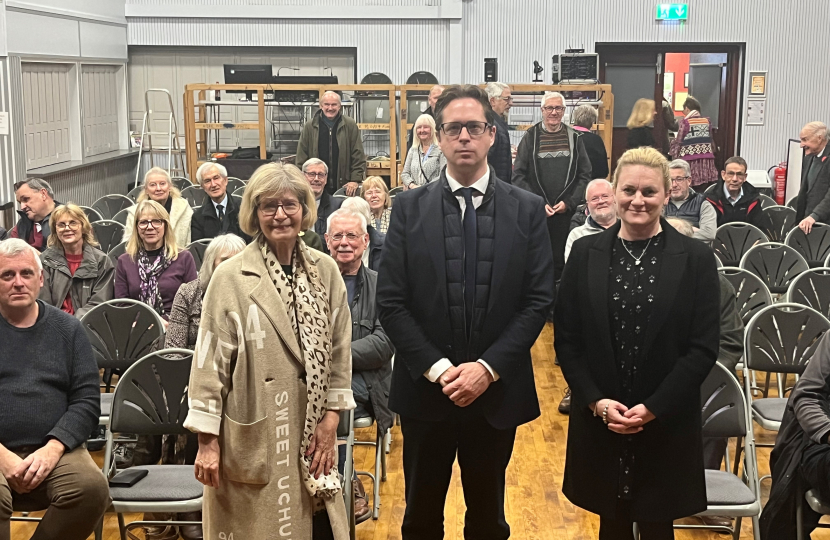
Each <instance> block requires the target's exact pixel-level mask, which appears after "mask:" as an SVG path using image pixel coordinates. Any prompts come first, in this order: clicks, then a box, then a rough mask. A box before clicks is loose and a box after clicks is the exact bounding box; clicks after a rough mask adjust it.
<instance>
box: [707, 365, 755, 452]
mask: <svg viewBox="0 0 830 540" xmlns="http://www.w3.org/2000/svg"><path fill="white" fill-rule="evenodd" d="M700 403H701V406H702V414H703V436H704V437H720V438H725V437H744V436H745V435H746V432H747V418H746V402H745V401H744V393H743V390H742V389H741V385H740V384H738V380H737V379H736V378H735V375H733V374H732V373H730V372H729V370H728V369H726V368H725V367H724V366H723V364H721V363H720V362H715V365H714V366H713V367H712V371H710V372H709V375H708V376H707V377H706V380H705V381H703V384H701V385H700Z"/></svg>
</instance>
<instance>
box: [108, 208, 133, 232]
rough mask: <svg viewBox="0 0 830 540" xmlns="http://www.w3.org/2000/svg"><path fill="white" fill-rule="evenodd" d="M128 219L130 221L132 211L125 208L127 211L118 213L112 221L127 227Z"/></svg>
mask: <svg viewBox="0 0 830 540" xmlns="http://www.w3.org/2000/svg"><path fill="white" fill-rule="evenodd" d="M128 219H130V209H129V208H125V209H123V210H121V211H120V212H118V213H117V214H115V215H114V216H112V220H111V221H117V222H118V223H120V224H121V225H123V226H124V227H126V226H127V220H128Z"/></svg>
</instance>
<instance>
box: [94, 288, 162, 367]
mask: <svg viewBox="0 0 830 540" xmlns="http://www.w3.org/2000/svg"><path fill="white" fill-rule="evenodd" d="M81 326H83V327H84V330H85V331H86V335H87V337H88V338H89V342H90V344H91V345H92V352H93V354H94V355H95V361H96V362H97V363H98V367H99V368H101V369H121V370H124V369H127V368H128V367H130V366H131V365H132V364H133V363H134V362H135V361H136V360H138V359H139V358H141V357H143V356H145V355H147V354H149V353H150V352H151V351H152V350H153V349H154V348H155V347H156V346H157V344H158V343H160V341H161V340H162V339H163V338H164V323H163V322H162V319H161V317H160V316H159V315H158V313H156V312H155V311H154V310H153V309H152V308H151V307H150V306H148V305H147V304H145V303H143V302H139V301H137V300H130V299H128V298H117V299H115V300H109V301H107V302H104V303H102V304H98V305H97V306H95V307H94V308H92V309H90V310H89V311H87V312H86V314H85V315H84V316H83V318H82V319H81Z"/></svg>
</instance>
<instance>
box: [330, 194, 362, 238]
mask: <svg viewBox="0 0 830 540" xmlns="http://www.w3.org/2000/svg"><path fill="white" fill-rule="evenodd" d="M347 200H348V199H347ZM338 217H356V218H360V228H361V229H362V230H363V234H366V233H367V232H369V227H368V225H369V224H368V222H367V221H366V216H364V215H363V214H362V213H360V212H359V211H357V210H354V209H352V208H343V206H341V207H340V208H338V209H337V210H335V211H334V212H332V213H331V214H329V217H328V218H327V219H326V234H329V231H330V230H331V222H332V220H333V219H334V218H338Z"/></svg>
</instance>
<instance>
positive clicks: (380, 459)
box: [353, 418, 387, 519]
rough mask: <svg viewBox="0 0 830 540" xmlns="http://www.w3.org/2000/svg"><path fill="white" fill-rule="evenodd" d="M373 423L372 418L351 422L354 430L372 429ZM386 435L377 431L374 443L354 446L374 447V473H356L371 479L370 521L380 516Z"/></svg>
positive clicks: (357, 442)
mask: <svg viewBox="0 0 830 540" xmlns="http://www.w3.org/2000/svg"><path fill="white" fill-rule="evenodd" d="M374 423H375V419H374V418H356V419H354V421H353V425H354V427H355V428H368V427H372V424H374ZM386 437H387V434H386V433H381V432H380V429H378V430H377V435H376V436H375V440H374V441H357V440H355V441H354V442H353V444H355V445H366V446H374V447H375V472H374V474H373V473H369V472H365V471H357V474H358V476H367V477H369V478H371V479H372V486H373V487H372V491H373V492H374V501H373V504H372V519H378V517H379V516H380V482H381V481H383V482H386V444H385V443H386Z"/></svg>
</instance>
